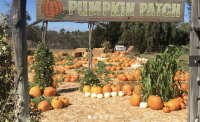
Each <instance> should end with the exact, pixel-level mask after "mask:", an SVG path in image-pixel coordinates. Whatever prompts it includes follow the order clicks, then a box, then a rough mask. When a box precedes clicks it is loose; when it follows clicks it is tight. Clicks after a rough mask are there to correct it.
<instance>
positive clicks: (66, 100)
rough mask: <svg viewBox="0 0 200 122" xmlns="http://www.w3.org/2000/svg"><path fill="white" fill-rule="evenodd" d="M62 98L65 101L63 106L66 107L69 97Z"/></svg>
mask: <svg viewBox="0 0 200 122" xmlns="http://www.w3.org/2000/svg"><path fill="white" fill-rule="evenodd" d="M60 99H61V100H62V102H63V107H66V106H68V105H69V99H68V98H67V97H61V98H60Z"/></svg>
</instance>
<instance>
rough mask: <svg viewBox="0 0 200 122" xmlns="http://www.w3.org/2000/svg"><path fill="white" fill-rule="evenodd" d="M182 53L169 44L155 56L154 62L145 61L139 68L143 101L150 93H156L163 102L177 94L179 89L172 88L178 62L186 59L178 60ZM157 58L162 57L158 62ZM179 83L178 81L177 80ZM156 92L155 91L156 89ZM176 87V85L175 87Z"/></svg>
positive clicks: (178, 66)
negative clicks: (162, 51)
mask: <svg viewBox="0 0 200 122" xmlns="http://www.w3.org/2000/svg"><path fill="white" fill-rule="evenodd" d="M182 55H183V52H181V51H180V48H178V47H174V46H172V45H170V46H169V47H167V48H166V50H165V52H164V53H162V54H161V55H157V56H155V59H154V62H149V61H147V63H146V64H144V66H143V67H142V68H141V76H142V85H141V87H144V89H143V90H142V91H141V94H142V95H143V99H144V101H147V99H148V97H149V96H150V95H158V96H160V97H161V99H162V100H163V102H166V101H169V100H170V99H173V98H175V97H176V96H179V95H180V94H179V93H180V91H179V90H178V89H175V88H174V85H175V81H174V77H175V75H173V74H176V72H177V70H178V69H179V68H180V63H181V62H185V63H187V61H185V60H179V59H178V58H179V57H180V56H182ZM158 59H162V62H161V63H160V62H159V61H158ZM178 84H179V85H180V82H178ZM155 88H157V89H158V93H156V89H155ZM176 88H178V87H176Z"/></svg>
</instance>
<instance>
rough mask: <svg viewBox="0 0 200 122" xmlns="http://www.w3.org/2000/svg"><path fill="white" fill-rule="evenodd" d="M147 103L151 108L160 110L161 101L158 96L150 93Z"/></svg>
mask: <svg viewBox="0 0 200 122" xmlns="http://www.w3.org/2000/svg"><path fill="white" fill-rule="evenodd" d="M147 103H148V105H149V107H150V108H151V109H154V110H161V109H162V108H163V102H162V99H161V98H160V96H157V95H156V96H155V95H151V96H149V98H148V100H147Z"/></svg>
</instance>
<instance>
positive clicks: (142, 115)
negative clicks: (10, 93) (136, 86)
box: [29, 49, 187, 122]
mask: <svg viewBox="0 0 200 122" xmlns="http://www.w3.org/2000/svg"><path fill="white" fill-rule="evenodd" d="M53 51H54V52H60V51H61V49H56V50H55V49H54V50H53ZM62 51H65V52H67V53H68V52H70V51H73V50H62ZM83 66H85V67H87V66H88V65H87V64H84V65H83ZM58 67H61V66H58ZM122 71H123V72H125V73H126V72H131V71H132V68H130V67H128V68H124V69H123V70H122ZM65 72H66V73H69V74H76V72H75V71H74V69H70V70H65ZM31 77H33V74H32V73H29V78H31ZM114 80H115V79H114ZM78 87H79V83H71V82H67V83H65V82H63V83H61V84H59V85H58V87H57V91H58V93H59V96H55V97H62V96H65V97H67V98H68V99H69V106H68V107H64V108H62V109H51V110H49V111H47V112H43V113H42V114H43V117H42V118H41V120H40V122H97V121H98V122H187V109H183V110H178V111H172V112H170V113H164V112H163V111H162V110H152V109H150V108H147V109H142V108H140V107H134V106H132V105H131V104H130V96H124V97H119V96H117V97H111V98H102V99H97V98H94V99H92V98H90V97H85V96H84V94H83V93H82V92H80V91H79V90H78Z"/></svg>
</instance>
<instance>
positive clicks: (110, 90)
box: [103, 84, 112, 94]
mask: <svg viewBox="0 0 200 122" xmlns="http://www.w3.org/2000/svg"><path fill="white" fill-rule="evenodd" d="M106 92H110V93H111V92H112V89H111V87H110V85H109V84H107V85H105V86H104V87H103V94H105V93H106Z"/></svg>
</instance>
